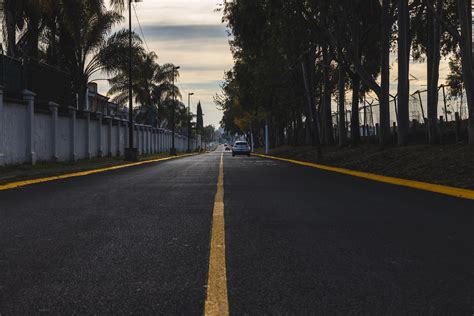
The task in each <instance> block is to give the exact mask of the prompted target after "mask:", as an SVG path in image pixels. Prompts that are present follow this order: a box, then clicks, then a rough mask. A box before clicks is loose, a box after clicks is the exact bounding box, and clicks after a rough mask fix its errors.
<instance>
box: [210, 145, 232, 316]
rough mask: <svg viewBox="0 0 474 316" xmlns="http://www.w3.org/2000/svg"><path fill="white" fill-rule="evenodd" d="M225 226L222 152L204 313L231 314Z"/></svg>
mask: <svg viewBox="0 0 474 316" xmlns="http://www.w3.org/2000/svg"><path fill="white" fill-rule="evenodd" d="M224 226H225V223H224V154H223V153H222V154H221V160H220V166H219V177H218V179H217V192H216V197H215V200H214V211H213V214H212V233H211V252H210V255H209V275H208V280H207V297H206V302H205V306H204V315H211V316H213V315H223V316H226V315H229V300H228V297H227V273H226V262H225V228H224Z"/></svg>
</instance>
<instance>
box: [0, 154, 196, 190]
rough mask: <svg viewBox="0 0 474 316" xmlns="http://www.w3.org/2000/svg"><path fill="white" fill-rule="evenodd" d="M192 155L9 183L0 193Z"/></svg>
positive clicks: (4, 185) (0, 186)
mask: <svg viewBox="0 0 474 316" xmlns="http://www.w3.org/2000/svg"><path fill="white" fill-rule="evenodd" d="M193 155H194V154H186V155H181V156H174V157H166V158H158V159H151V160H144V161H139V162H133V163H128V164H123V165H116V166H111V167H106V168H100V169H92V170H86V171H80V172H74V173H67V174H61V175H57V176H51V177H45V178H38V179H31V180H23V181H17V182H11V183H7V184H2V185H0V191H5V190H11V189H15V188H20V187H24V186H28V185H32V184H38V183H43V182H50V181H55V180H61V179H67V178H75V177H83V176H88V175H91V174H95V173H100V172H105V171H111V170H117V169H123V168H129V167H135V166H140V165H145V164H150V163H154V162H160V161H165V160H170V159H176V158H184V157H189V156H193Z"/></svg>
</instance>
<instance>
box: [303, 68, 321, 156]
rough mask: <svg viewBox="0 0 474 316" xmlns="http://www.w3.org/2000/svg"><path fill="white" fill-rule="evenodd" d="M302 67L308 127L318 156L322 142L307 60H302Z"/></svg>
mask: <svg viewBox="0 0 474 316" xmlns="http://www.w3.org/2000/svg"><path fill="white" fill-rule="evenodd" d="M301 68H302V73H303V81H304V86H305V91H306V100H307V103H308V104H307V105H308V110H307V116H306V122H308V124H307V128H309V130H308V131H309V133H310V136H311V145H312V146H315V147H317V149H318V150H317V152H318V158H319V156H320V154H321V143H320V139H319V127H318V120H317V119H316V118H315V117H314V116H313V114H315V113H314V112H315V111H313V109H314V106H313V97H312V93H311V88H310V86H309V82H308V81H309V78H308V74H307V68H306V65H305V61H304V60H303V61H302V62H301Z"/></svg>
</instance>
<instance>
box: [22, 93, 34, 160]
mask: <svg viewBox="0 0 474 316" xmlns="http://www.w3.org/2000/svg"><path fill="white" fill-rule="evenodd" d="M35 96H36V94H35V93H33V92H31V91H29V90H23V100H25V101H26V102H27V104H26V158H27V161H28V163H30V164H32V165H34V164H36V154H35V144H34V143H33V130H34V124H35V122H34V121H35Z"/></svg>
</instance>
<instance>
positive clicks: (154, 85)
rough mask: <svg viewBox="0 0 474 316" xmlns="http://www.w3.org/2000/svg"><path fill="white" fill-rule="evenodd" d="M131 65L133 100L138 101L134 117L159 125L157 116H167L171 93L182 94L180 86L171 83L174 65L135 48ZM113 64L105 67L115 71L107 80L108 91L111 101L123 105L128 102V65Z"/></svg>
mask: <svg viewBox="0 0 474 316" xmlns="http://www.w3.org/2000/svg"><path fill="white" fill-rule="evenodd" d="M133 56H134V57H133V58H134V62H133V64H134V68H133V76H132V78H133V81H132V92H133V96H134V98H135V102H136V103H138V104H139V106H138V113H137V121H140V122H143V123H146V124H151V125H158V123H159V121H160V118H164V117H166V116H167V112H169V111H168V107H171V105H172V104H171V101H170V100H172V99H173V96H174V94H176V96H177V97H178V98H181V94H180V92H179V88H178V87H176V86H174V85H173V76H175V75H177V73H176V71H175V72H173V68H174V65H172V64H165V65H159V64H158V63H157V62H156V60H157V56H156V54H155V53H154V52H150V53H145V52H144V51H136V52H135V53H134V54H133ZM116 65H120V66H118V67H116V68H114V67H110V68H108V72H109V74H114V77H112V78H111V79H110V80H109V83H110V86H111V87H110V90H109V92H108V94H109V95H112V96H113V99H112V100H113V101H114V102H116V103H118V104H120V105H122V106H125V105H126V104H127V102H128V67H127V66H126V64H124V63H122V64H120V63H117V64H116Z"/></svg>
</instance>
